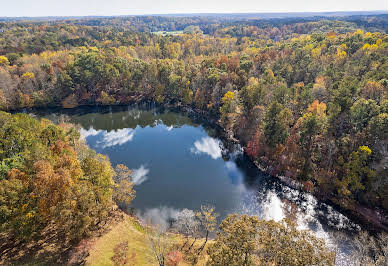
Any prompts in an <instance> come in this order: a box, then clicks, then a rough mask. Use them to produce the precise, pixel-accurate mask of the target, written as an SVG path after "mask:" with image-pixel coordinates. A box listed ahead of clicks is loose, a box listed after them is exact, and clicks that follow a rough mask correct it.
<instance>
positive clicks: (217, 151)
mask: <svg viewBox="0 0 388 266" xmlns="http://www.w3.org/2000/svg"><path fill="white" fill-rule="evenodd" d="M221 145H222V144H221V142H220V141H219V140H217V139H214V138H211V137H204V138H202V139H201V140H197V141H196V142H194V147H192V148H191V149H190V151H191V152H192V153H194V154H201V153H206V154H208V155H210V156H211V157H212V158H213V159H214V160H216V159H218V158H221V155H222V154H221Z"/></svg>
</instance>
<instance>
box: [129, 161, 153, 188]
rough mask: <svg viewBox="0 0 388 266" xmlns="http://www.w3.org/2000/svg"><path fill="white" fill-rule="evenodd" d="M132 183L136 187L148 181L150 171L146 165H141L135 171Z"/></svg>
mask: <svg viewBox="0 0 388 266" xmlns="http://www.w3.org/2000/svg"><path fill="white" fill-rule="evenodd" d="M132 171H133V176H132V181H133V183H134V184H135V185H141V184H142V183H144V182H145V181H146V180H147V179H148V176H147V175H148V173H149V172H150V169H147V168H146V167H145V166H144V165H141V166H140V167H139V168H138V169H133V170H132Z"/></svg>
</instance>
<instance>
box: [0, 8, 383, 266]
mask: <svg viewBox="0 0 388 266" xmlns="http://www.w3.org/2000/svg"><path fill="white" fill-rule="evenodd" d="M387 25H388V15H368V16H361V15H353V16H343V17H339V16H336V17H324V18H323V17H299V18H292V17H284V18H280V19H275V18H272V19H251V18H249V17H241V16H240V17H239V16H190V17H184V16H171V17H169V16H139V17H136V16H133V17H103V18H98V17H95V18H94V17H89V18H56V19H53V20H46V19H42V20H39V19H38V20H28V19H21V20H13V19H3V20H0V109H1V110H4V111H13V110H21V109H24V108H30V107H50V106H62V107H65V108H74V107H77V106H79V105H114V104H128V103H132V102H135V101H152V102H157V103H159V104H161V105H168V106H179V107H182V106H183V107H185V108H189V109H191V110H194V111H196V112H197V113H201V114H202V115H204V116H206V117H211V118H214V119H215V120H216V121H219V122H218V123H219V124H220V125H221V126H222V127H223V129H224V130H225V132H226V133H227V135H228V136H230V137H233V138H235V139H238V140H239V141H240V143H241V144H242V145H243V146H244V148H245V151H246V153H247V154H248V155H249V156H250V157H251V158H252V160H254V161H255V162H256V163H257V164H258V165H260V166H262V167H263V169H265V170H266V171H267V172H269V173H270V174H273V175H281V176H285V177H287V178H288V179H291V180H296V181H298V182H299V183H301V184H302V186H303V189H305V190H307V191H310V192H313V193H315V195H318V196H319V198H320V199H324V200H328V201H331V202H332V203H335V204H336V205H337V206H341V207H342V208H343V209H345V210H350V211H355V212H360V210H361V212H362V211H363V210H365V209H369V210H370V209H372V210H377V211H378V213H380V215H381V216H384V215H386V214H387V212H388V178H387V177H388V168H387V166H388V61H387V59H388V35H387V30H388V28H387V27H388V26H387ZM130 179H131V171H130V170H129V169H128V168H126V167H125V166H123V165H118V166H117V167H116V169H115V170H114V169H113V167H112V166H111V164H110V162H109V160H108V158H106V157H104V156H102V155H99V154H96V153H95V152H93V151H92V150H90V149H89V148H88V147H87V146H86V145H85V144H84V142H83V141H82V140H80V139H79V133H78V131H77V130H76V129H75V128H74V126H72V125H68V124H66V123H61V124H59V125H54V124H52V123H51V122H49V121H48V120H44V119H43V120H40V121H38V120H35V119H33V118H31V117H30V116H28V115H23V114H16V115H10V114H8V113H5V112H0V233H1V236H4V234H6V235H7V237H9V239H14V238H17V239H23V240H28V239H31V238H33V237H35V236H37V235H39V234H40V233H41V232H42V231H44V230H47V228H54V229H55V231H56V232H57V234H61V235H63V236H64V237H66V238H67V239H69V240H74V239H80V238H82V237H84V236H86V235H88V234H89V233H90V232H91V231H93V230H95V229H96V228H97V227H98V226H99V225H100V224H101V223H102V222H103V221H104V220H105V219H106V218H107V217H108V216H109V213H110V212H111V211H112V206H113V204H114V202H116V203H117V204H119V205H121V204H124V205H128V204H129V203H130V202H131V200H132V199H133V198H134V197H135V192H134V190H133V184H132V183H131V182H130ZM184 211H185V212H186V215H183V216H182V217H181V218H182V219H183V220H180V221H178V225H179V224H180V225H182V228H184V229H185V230H186V229H187V230H188V229H190V230H191V229H192V227H188V224H190V225H191V226H194V225H195V226H198V224H200V223H202V225H205V228H206V230H205V231H206V240H205V242H204V244H203V246H201V247H200V248H199V249H198V250H199V252H198V255H199V254H200V253H201V252H202V251H203V250H204V247H205V245H206V243H207V240H208V234H209V231H214V230H215V228H216V218H215V217H216V215H215V213H213V211H214V210H213V209H212V208H203V209H202V210H201V211H202V212H201V213H199V214H194V212H192V211H189V210H184ZM185 212H183V213H185ZM196 215H198V217H199V218H196V217H197V216H196ZM188 217H189V218H190V217H191V218H190V219H189V218H188ZM372 219H373V218H372ZM367 222H368V221H367ZM384 226H385V227H384ZM387 226H388V225H387V224H382V228H387ZM219 229H220V230H219V232H218V235H217V237H216V239H215V240H214V242H213V243H212V245H210V248H209V249H208V250H207V253H208V255H209V263H210V264H212V265H226V264H228V265H241V264H245V265H251V264H254V263H257V262H263V261H265V262H268V263H275V264H278V265H291V264H296V265H299V264H303V262H306V261H308V263H309V264H319V262H322V261H325V264H328V265H331V264H333V263H334V261H333V260H334V257H333V253H332V252H330V251H328V250H327V249H326V248H324V247H323V248H321V247H320V245H323V243H322V242H321V241H320V240H318V239H316V238H315V237H313V236H311V235H310V234H308V233H307V232H300V231H298V230H296V227H295V225H294V224H293V223H292V222H290V221H283V222H281V223H275V222H271V221H268V222H265V221H260V220H258V219H257V218H256V217H249V216H246V215H243V216H237V215H231V216H229V217H228V218H227V219H225V220H224V222H223V223H222V224H221V225H220V227H219ZM185 230H183V231H182V232H181V233H182V234H183V235H187V241H186V242H187V243H189V236H193V235H194V234H193V233H192V232H191V231H190V232H189V231H187V230H186V231H185ZM290 236H292V237H291V238H290ZM196 239H197V238H195V240H196ZM195 240H194V241H195ZM155 243H156V242H155ZM159 243H160V242H159ZM295 243H297V245H296V244H295ZM384 243H386V242H384ZM124 244H125V243H124ZM185 245H186V243H185ZM193 245H194V242H193V244H192V246H193ZM236 246H237V247H239V248H238V249H235V248H234V247H236ZM386 246H387V245H385V246H384V245H382V247H385V249H382V248H381V250H378V249H373V248H372V247H368V248H365V249H362V248H360V250H361V249H362V250H363V251H364V252H365V254H364V253H363V254H364V255H365V258H366V257H368V258H369V257H370V254H374V253H376V254H380V253H381V252H383V251H384V252H385V251H386ZM120 248H124V250H125V245H122V246H121V247H120V246H119V247H118V250H119V251H120ZM182 249H183V247H182ZM190 249H191V247H190ZM193 250H194V249H193ZM284 250H286V251H284ZM300 250H302V251H303V252H301V253H298V252H299V251H300ZM376 250H378V251H376ZM380 251H381V252H380ZM120 252H121V251H120ZM120 252H118V253H120ZM190 252H191V251H190ZM196 252H197V251H196ZM282 252H283V253H282ZM124 253H125V252H124ZM313 253H314V256H312V255H311V254H313ZM116 255H117V254H116ZM117 256H118V257H117ZM117 256H116V257H115V258H116V259H117V260H120V256H119V255H117ZM160 258H163V261H164V259H165V258H164V255H163V257H160ZM378 260H379V261H380V262H382V263H384V262H385V263H386V256H385V258H384V256H380V255H379V256H377V255H376V256H375V261H378ZM299 262H300V263H299ZM360 263H361V262H360ZM361 264H362V263H361ZM382 265H383V264H382Z"/></svg>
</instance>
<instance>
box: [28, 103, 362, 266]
mask: <svg viewBox="0 0 388 266" xmlns="http://www.w3.org/2000/svg"><path fill="white" fill-rule="evenodd" d="M33 113H35V114H36V115H38V116H40V117H46V118H49V119H51V120H52V121H54V122H56V121H60V120H63V119H65V120H67V121H69V122H71V123H74V124H77V125H79V126H80V127H81V135H82V137H83V138H84V139H85V140H86V142H87V143H88V145H89V146H90V147H91V148H92V149H94V150H96V151H97V152H98V153H102V154H106V155H108V156H109V158H110V160H111V162H112V164H113V165H117V164H125V165H126V166H128V167H129V168H130V169H132V170H133V182H134V183H135V189H136V198H135V199H134V200H133V202H132V204H131V207H132V208H134V211H135V213H136V214H137V215H138V216H139V217H141V218H143V219H144V220H146V221H151V222H153V223H158V224H161V225H166V226H167V224H168V222H169V220H170V219H171V218H173V217H174V216H175V215H176V214H177V213H178V212H179V211H180V210H182V209H183V208H187V209H192V210H198V209H199V208H200V207H201V205H203V204H211V205H214V206H215V207H216V210H217V212H218V213H219V214H220V217H221V218H223V217H225V216H226V215H227V214H229V213H234V212H237V213H248V214H252V215H258V216H259V217H261V218H264V219H274V220H276V221H279V220H281V219H283V218H285V217H288V218H291V219H293V220H295V221H296V222H297V223H298V226H299V227H300V228H302V229H304V228H309V229H312V230H314V231H315V232H316V234H317V235H318V236H320V237H323V238H325V239H326V240H327V241H328V242H330V236H329V235H330V233H335V232H337V231H341V230H342V231H352V230H355V229H357V228H358V225H356V224H354V223H353V222H352V221H350V220H349V219H347V218H346V217H345V216H344V215H342V214H341V213H339V212H337V211H335V210H334V209H333V208H332V207H330V206H328V205H326V204H324V203H321V202H319V201H317V200H316V199H315V198H314V197H313V196H312V195H310V194H308V193H303V192H299V191H297V190H294V189H291V188H289V187H287V186H285V185H283V184H282V183H280V182H279V181H278V180H277V179H275V178H273V177H271V176H269V175H267V174H265V173H263V172H261V171H260V170H258V169H257V168H256V167H255V166H254V164H253V163H252V162H251V161H250V160H249V159H248V158H247V157H246V156H245V155H244V154H243V152H242V151H241V149H240V148H239V147H238V146H232V147H230V145H226V144H225V143H223V141H222V140H221V139H220V138H218V137H217V136H219V135H218V134H217V131H216V130H215V129H212V128H211V127H209V126H207V125H206V121H203V120H201V119H199V118H195V117H192V116H188V115H187V114H182V113H177V112H173V111H170V110H166V109H161V108H158V107H155V106H153V105H150V104H144V105H141V106H138V105H137V106H126V107H122V106H120V107H117V106H116V107H80V108H77V109H72V110H63V109H57V110H53V109H50V110H40V111H35V112H33ZM225 147H228V149H227V148H225ZM339 256H342V255H339ZM340 261H341V259H340V260H339V261H338V262H340ZM342 264H347V263H342Z"/></svg>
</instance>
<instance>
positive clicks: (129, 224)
mask: <svg viewBox="0 0 388 266" xmlns="http://www.w3.org/2000/svg"><path fill="white" fill-rule="evenodd" d="M124 241H128V247H129V249H128V253H129V254H128V257H132V256H133V254H135V255H134V262H135V265H155V264H156V261H155V259H154V257H153V254H152V252H151V250H150V248H149V244H148V240H147V237H146V233H145V230H144V228H143V227H142V226H141V225H140V224H139V223H138V222H137V221H136V220H135V219H134V218H132V217H128V216H126V217H125V219H124V220H123V221H122V222H120V223H119V224H117V225H116V226H114V227H113V228H112V230H111V231H110V232H108V233H107V234H105V235H103V236H102V237H99V238H97V239H96V240H95V242H94V244H93V247H92V249H91V250H90V255H89V257H88V258H87V260H86V265H113V263H112V260H111V257H112V256H113V254H114V253H113V249H114V247H115V246H116V245H118V244H120V243H122V242H124Z"/></svg>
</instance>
